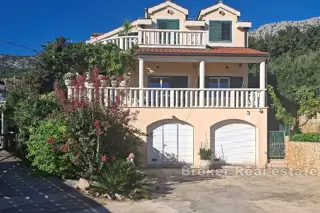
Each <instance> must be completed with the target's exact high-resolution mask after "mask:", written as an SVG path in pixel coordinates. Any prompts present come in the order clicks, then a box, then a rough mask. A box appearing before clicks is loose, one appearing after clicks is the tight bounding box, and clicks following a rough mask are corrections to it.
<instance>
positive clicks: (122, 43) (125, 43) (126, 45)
mask: <svg viewBox="0 0 320 213" xmlns="http://www.w3.org/2000/svg"><path fill="white" fill-rule="evenodd" d="M102 43H104V44H107V43H113V44H116V45H117V46H118V47H119V48H120V49H122V50H128V49H131V48H132V47H133V45H135V44H137V43H138V37H137V36H121V37H115V38H108V39H106V40H104V41H102Z"/></svg>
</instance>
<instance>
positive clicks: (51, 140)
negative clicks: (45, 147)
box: [46, 136, 55, 144]
mask: <svg viewBox="0 0 320 213" xmlns="http://www.w3.org/2000/svg"><path fill="white" fill-rule="evenodd" d="M54 140H55V138H54V137H52V136H51V137H50V138H47V139H46V142H47V143H48V144H52V143H53V142H54Z"/></svg>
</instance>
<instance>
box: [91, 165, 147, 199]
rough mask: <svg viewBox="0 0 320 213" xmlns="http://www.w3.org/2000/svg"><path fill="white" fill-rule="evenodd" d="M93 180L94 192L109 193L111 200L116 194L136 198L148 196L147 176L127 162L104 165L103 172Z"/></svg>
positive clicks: (92, 187)
mask: <svg viewBox="0 0 320 213" xmlns="http://www.w3.org/2000/svg"><path fill="white" fill-rule="evenodd" d="M92 180H93V183H92V186H91V189H92V190H93V191H96V192H99V193H107V194H108V195H109V196H110V197H111V198H114V197H115V194H120V195H123V196H134V197H137V196H143V197H146V195H147V189H148V182H147V178H146V174H145V173H143V172H141V171H140V170H139V169H138V168H137V167H136V166H135V165H134V164H132V163H128V162H125V161H116V162H110V163H106V164H104V165H103V167H102V169H101V172H100V173H99V174H98V175H96V176H93V178H92Z"/></svg>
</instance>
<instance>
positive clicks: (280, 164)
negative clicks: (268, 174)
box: [268, 159, 288, 168]
mask: <svg viewBox="0 0 320 213" xmlns="http://www.w3.org/2000/svg"><path fill="white" fill-rule="evenodd" d="M287 167H288V166H287V164H286V162H285V160H284V159H271V160H270V161H269V163H268V168H287Z"/></svg>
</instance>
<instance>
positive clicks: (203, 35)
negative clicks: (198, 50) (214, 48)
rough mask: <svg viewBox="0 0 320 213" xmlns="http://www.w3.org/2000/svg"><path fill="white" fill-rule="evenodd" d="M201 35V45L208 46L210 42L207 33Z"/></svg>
mask: <svg viewBox="0 0 320 213" xmlns="http://www.w3.org/2000/svg"><path fill="white" fill-rule="evenodd" d="M201 35H202V39H201V45H206V44H207V40H208V38H207V33H206V32H204V33H202V34H201Z"/></svg>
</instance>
